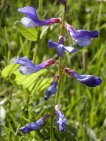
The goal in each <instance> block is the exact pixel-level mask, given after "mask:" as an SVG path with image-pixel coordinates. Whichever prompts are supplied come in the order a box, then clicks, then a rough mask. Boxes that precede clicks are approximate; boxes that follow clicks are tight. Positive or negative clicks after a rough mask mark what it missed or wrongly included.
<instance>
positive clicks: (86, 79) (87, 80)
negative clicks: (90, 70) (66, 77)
mask: <svg viewBox="0 0 106 141" xmlns="http://www.w3.org/2000/svg"><path fill="white" fill-rule="evenodd" d="M77 80H78V81H80V82H81V83H83V84H85V85H87V86H88V87H96V86H98V85H99V84H101V82H102V80H101V79H100V78H99V77H96V76H93V75H80V76H79V77H78V78H77Z"/></svg>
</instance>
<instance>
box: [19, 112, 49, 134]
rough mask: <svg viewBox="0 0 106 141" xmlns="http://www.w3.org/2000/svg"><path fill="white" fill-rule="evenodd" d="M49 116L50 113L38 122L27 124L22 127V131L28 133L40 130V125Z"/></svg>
mask: <svg viewBox="0 0 106 141" xmlns="http://www.w3.org/2000/svg"><path fill="white" fill-rule="evenodd" d="M48 117H49V115H45V116H43V117H42V118H40V119H39V120H37V121H36V122H31V123H27V124H26V125H25V126H23V127H21V128H20V131H21V132H22V133H24V134H26V133H29V132H30V131H32V130H38V129H39V128H40V126H42V125H43V124H44V123H45V121H46V120H47V118H48Z"/></svg>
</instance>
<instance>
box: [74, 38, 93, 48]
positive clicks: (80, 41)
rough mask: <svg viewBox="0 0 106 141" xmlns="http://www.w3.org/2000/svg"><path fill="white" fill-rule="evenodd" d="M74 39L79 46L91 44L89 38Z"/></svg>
mask: <svg viewBox="0 0 106 141" xmlns="http://www.w3.org/2000/svg"><path fill="white" fill-rule="evenodd" d="M74 40H75V42H76V43H77V44H78V45H79V46H80V47H84V46H88V45H89V44H91V39H90V38H86V37H83V38H77V39H74Z"/></svg>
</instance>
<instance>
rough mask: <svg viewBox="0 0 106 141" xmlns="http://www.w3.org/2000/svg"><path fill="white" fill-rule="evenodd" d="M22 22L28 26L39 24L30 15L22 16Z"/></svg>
mask: <svg viewBox="0 0 106 141" xmlns="http://www.w3.org/2000/svg"><path fill="white" fill-rule="evenodd" d="M21 23H22V25H24V26H25V27H27V28H31V27H36V26H39V23H36V22H34V21H33V20H32V19H31V18H28V17H24V18H22V19H21Z"/></svg>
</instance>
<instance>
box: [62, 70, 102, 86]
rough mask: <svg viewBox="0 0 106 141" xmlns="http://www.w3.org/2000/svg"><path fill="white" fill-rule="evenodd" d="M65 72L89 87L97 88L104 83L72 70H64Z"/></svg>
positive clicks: (94, 77) (96, 78)
mask: <svg viewBox="0 0 106 141" xmlns="http://www.w3.org/2000/svg"><path fill="white" fill-rule="evenodd" d="M63 71H65V72H66V73H68V74H69V75H71V76H72V77H74V78H76V79H77V80H78V81H79V82H81V83H83V84H85V85H87V86H88V87H96V86H98V85H99V84H101V83H102V80H101V79H100V78H99V77H97V76H93V75H87V74H83V75H80V74H78V73H77V72H76V71H75V70H72V69H70V68H64V69H63Z"/></svg>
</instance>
